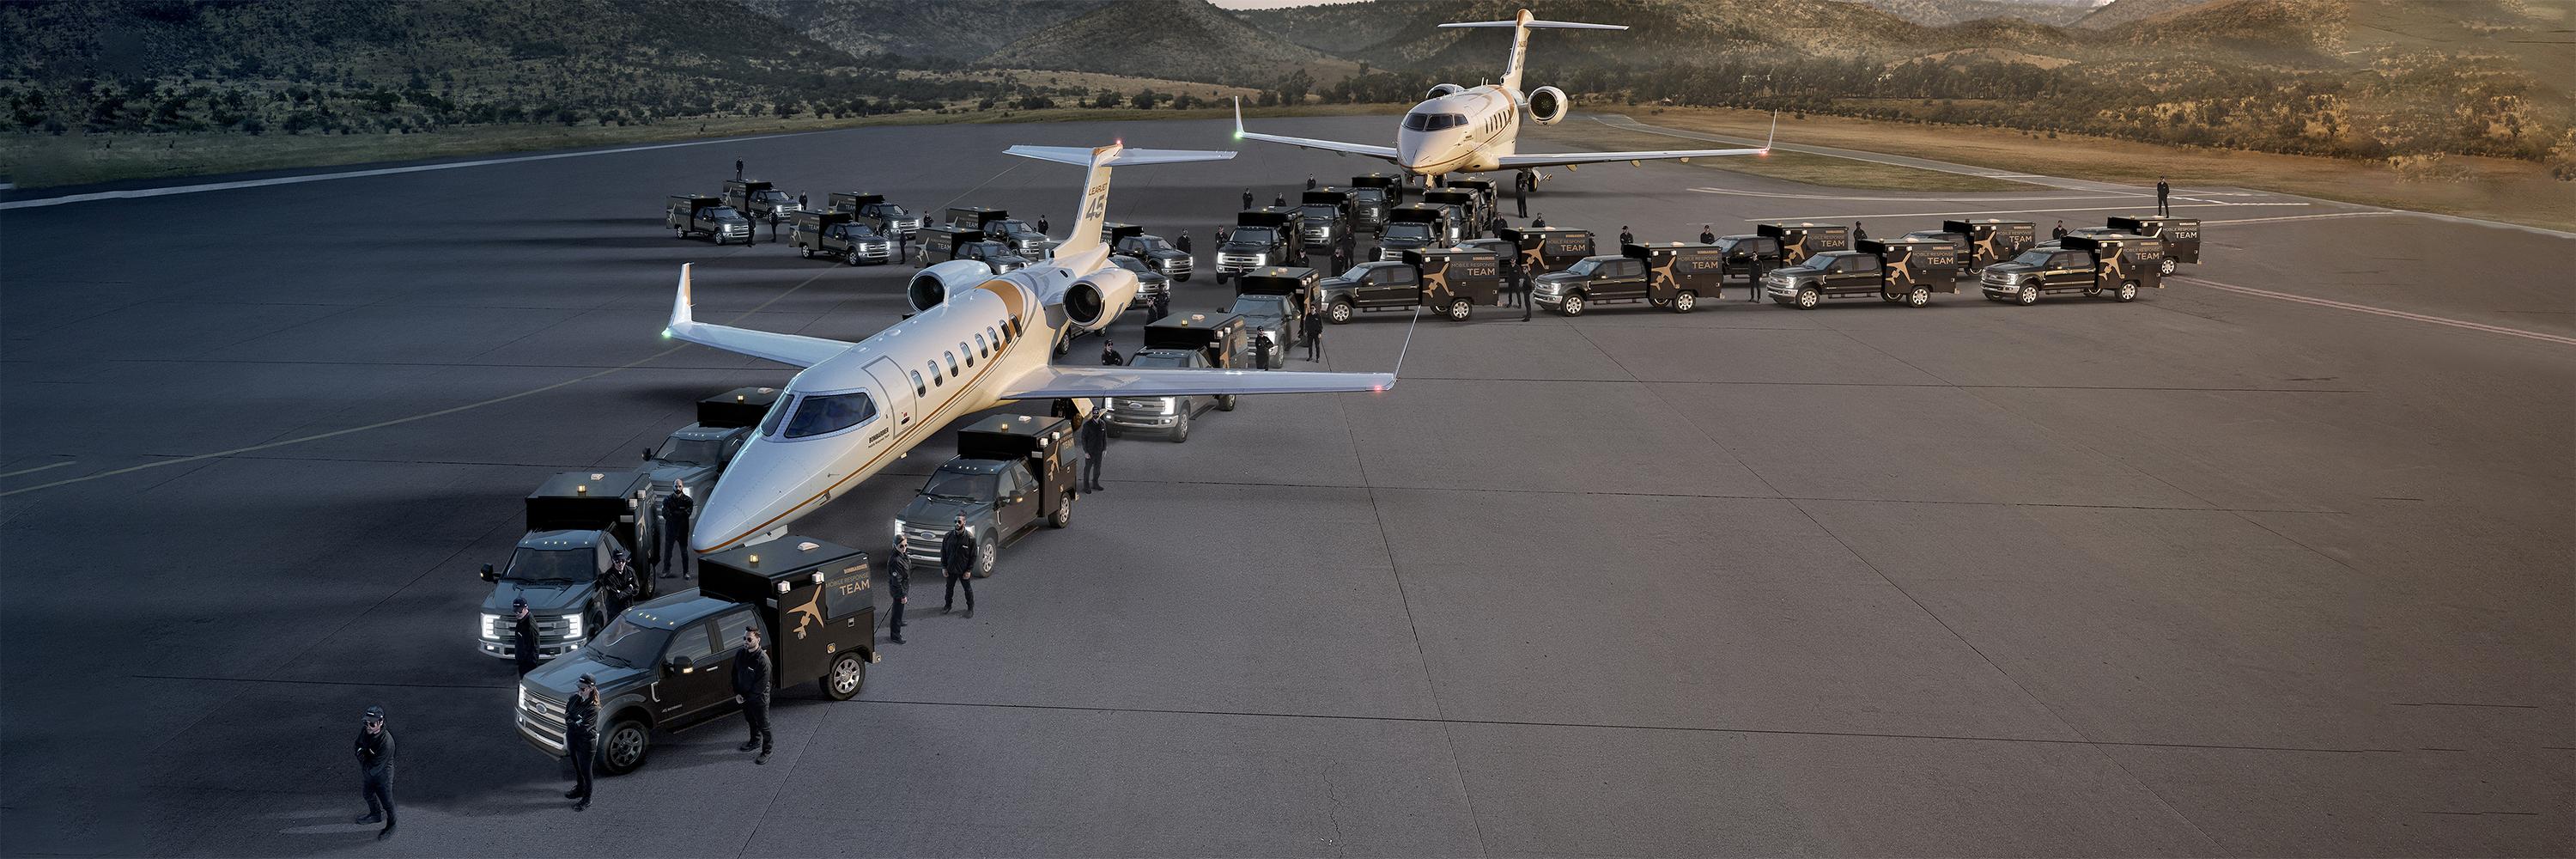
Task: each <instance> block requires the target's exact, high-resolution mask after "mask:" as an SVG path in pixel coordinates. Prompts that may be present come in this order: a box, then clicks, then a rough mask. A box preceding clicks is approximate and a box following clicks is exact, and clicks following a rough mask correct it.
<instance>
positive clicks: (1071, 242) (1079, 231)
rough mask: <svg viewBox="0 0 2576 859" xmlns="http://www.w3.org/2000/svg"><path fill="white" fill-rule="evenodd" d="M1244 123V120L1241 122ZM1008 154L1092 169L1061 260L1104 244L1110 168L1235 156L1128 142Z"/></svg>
mask: <svg viewBox="0 0 2576 859" xmlns="http://www.w3.org/2000/svg"><path fill="white" fill-rule="evenodd" d="M1238 122H1240V120H1238ZM1003 153H1004V154H1007V155H1017V156H1019V157H1022V158H1035V159H1037V160H1039V161H1053V162H1055V163H1058V164H1072V165H1075V166H1079V167H1089V168H1091V172H1090V174H1089V175H1088V176H1086V177H1084V179H1083V182H1082V208H1080V209H1077V210H1075V211H1077V212H1080V213H1081V215H1080V216H1079V217H1076V218H1074V220H1073V232H1072V233H1071V234H1070V235H1067V236H1066V237H1065V240H1064V243H1062V244H1059V245H1057V246H1056V249H1055V253H1056V256H1058V257H1070V256H1073V255H1075V254H1079V253H1081V252H1083V251H1086V250H1090V249H1091V248H1093V247H1095V246H1098V245H1099V244H1100V225H1101V224H1103V223H1106V222H1107V221H1108V219H1109V168H1111V167H1113V166H1117V165H1121V164H1177V163H1181V162H1186V161H1224V160H1226V159H1229V158H1233V157H1234V153H1232V152H1227V151H1223V150H1206V149H1129V148H1127V144H1126V143H1125V142H1124V141H1121V142H1116V143H1111V144H1109V145H1107V146H1094V147H1087V148H1086V147H1081V146H1013V147H1011V148H1009V149H1006V150H1003Z"/></svg>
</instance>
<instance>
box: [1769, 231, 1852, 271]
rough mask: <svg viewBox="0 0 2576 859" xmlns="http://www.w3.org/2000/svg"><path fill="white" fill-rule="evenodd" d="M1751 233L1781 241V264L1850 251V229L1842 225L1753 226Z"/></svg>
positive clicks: (1792, 263) (1790, 263) (1793, 263)
mask: <svg viewBox="0 0 2576 859" xmlns="http://www.w3.org/2000/svg"><path fill="white" fill-rule="evenodd" d="M1753 232H1754V234H1755V235H1760V236H1768V237H1771V238H1774V239H1778V240H1780V262H1781V263H1782V264H1784V265H1797V264H1799V263H1802V262H1806V261H1807V258H1808V257H1811V256H1815V255H1817V254H1820V253H1824V252H1826V251H1840V250H1850V249H1851V228H1850V227H1846V226H1843V225H1841V224H1810V223H1805V222H1799V223H1794V224H1793V223H1787V222H1779V223H1769V224H1755V225H1753Z"/></svg>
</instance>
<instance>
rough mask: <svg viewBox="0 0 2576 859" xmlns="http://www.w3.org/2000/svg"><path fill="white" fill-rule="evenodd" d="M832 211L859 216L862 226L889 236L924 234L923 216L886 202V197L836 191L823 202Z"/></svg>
mask: <svg viewBox="0 0 2576 859" xmlns="http://www.w3.org/2000/svg"><path fill="white" fill-rule="evenodd" d="M824 202H825V203H827V204H829V205H828V210H829V211H834V212H847V213H850V214H852V215H856V216H857V220H858V222H859V223H862V224H866V225H868V226H869V227H871V228H874V229H875V230H876V231H877V232H878V233H880V234H882V235H887V236H897V237H902V238H911V237H912V236H913V235H914V234H916V233H919V232H921V216H920V215H915V214H912V213H910V212H906V211H904V210H903V207H902V206H897V205H895V204H893V203H888V202H886V198H885V195H884V194H862V193H859V192H857V191H834V192H832V196H830V197H828V198H826V199H825V200H824Z"/></svg>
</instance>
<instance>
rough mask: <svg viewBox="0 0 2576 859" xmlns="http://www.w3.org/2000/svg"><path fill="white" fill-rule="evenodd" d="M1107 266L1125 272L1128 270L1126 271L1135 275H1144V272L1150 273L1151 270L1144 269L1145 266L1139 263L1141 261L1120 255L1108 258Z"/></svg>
mask: <svg viewBox="0 0 2576 859" xmlns="http://www.w3.org/2000/svg"><path fill="white" fill-rule="evenodd" d="M1109 264H1110V265H1114V266H1117V267H1119V268H1123V269H1126V270H1128V271H1132V272H1135V273H1137V274H1144V273H1146V272H1148V271H1152V269H1148V268H1146V267H1145V264H1144V263H1143V262H1141V261H1139V260H1137V259H1136V258H1135V257H1131V256H1125V255H1120V256H1113V257H1110V258H1109Z"/></svg>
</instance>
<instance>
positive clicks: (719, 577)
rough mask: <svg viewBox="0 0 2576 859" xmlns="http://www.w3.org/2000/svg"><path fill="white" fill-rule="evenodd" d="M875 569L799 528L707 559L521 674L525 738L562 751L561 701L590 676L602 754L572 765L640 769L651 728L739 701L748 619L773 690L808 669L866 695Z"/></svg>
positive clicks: (698, 717)
mask: <svg viewBox="0 0 2576 859" xmlns="http://www.w3.org/2000/svg"><path fill="white" fill-rule="evenodd" d="M870 573H871V569H870V566H869V563H868V556H867V553H864V552H861V551H859V550H857V549H853V548H850V547H848V546H841V545H835V544H832V543H828V542H825V541H822V540H817V539H814V538H810V537H798V536H794V535H790V536H786V537H780V538H778V539H776V540H771V541H769V542H766V543H754V544H751V545H748V546H737V547H735V548H731V549H726V550H724V551H722V552H717V553H714V554H711V555H707V556H705V557H702V558H699V559H698V589H697V590H693V591H681V592H679V593H675V594H671V595H669V596H665V597H661V598H659V599H655V600H651V601H648V602H645V603H642V604H639V605H636V606H635V607H633V608H629V609H627V610H626V613H625V614H623V615H620V616H618V617H617V618H615V619H613V620H610V621H609V623H608V628H607V629H605V630H602V631H601V632H600V634H599V637H598V638H597V639H595V640H593V641H591V642H590V643H589V644H586V645H583V646H582V648H581V649H580V650H576V651H573V653H572V654H571V655H569V656H566V657H565V658H562V659H557V660H555V661H554V662H553V663H550V664H548V665H546V666H544V667H541V668H538V669H537V670H535V671H531V672H528V674H527V676H525V677H521V678H519V702H518V706H516V707H513V708H512V711H513V713H514V716H515V719H514V721H516V722H517V724H518V729H519V738H520V739H523V740H526V741H527V743H528V745H529V746H530V747H532V748H535V749H536V750H537V751H539V752H542V753H544V754H547V755H550V756H553V757H557V758H561V757H564V756H565V755H566V754H567V753H568V746H569V743H568V742H567V741H566V738H565V736H564V734H565V733H566V730H565V728H566V726H565V724H564V722H565V719H564V706H565V704H566V703H568V702H570V701H571V700H572V693H573V690H574V689H575V688H576V687H578V686H579V685H580V678H581V677H582V675H585V674H587V675H590V677H591V680H592V682H594V683H596V684H598V686H599V722H598V725H599V729H598V730H599V736H598V737H597V738H596V740H595V742H593V743H592V744H591V748H592V749H593V750H594V752H595V754H596V757H595V758H594V759H593V760H589V761H574V762H573V765H574V766H595V767H598V770H599V772H602V773H605V774H608V775H622V774H625V773H629V772H634V771H635V768H637V767H640V766H643V765H644V759H645V757H646V755H647V754H648V753H649V752H651V750H652V747H653V736H654V734H656V733H669V732H673V731H679V730H683V729H686V728H690V727H694V726H697V725H703V724H706V723H708V722H711V721H714V720H716V719H719V718H722V717H724V716H728V715H731V714H733V713H735V712H737V711H739V710H741V709H742V704H741V702H739V701H736V700H734V692H733V667H734V663H735V662H736V661H738V660H740V659H742V658H743V645H742V639H743V635H742V631H743V629H744V628H745V627H758V628H759V629H760V630H761V637H760V640H761V646H762V647H763V648H765V649H767V650H768V651H769V658H770V672H769V677H770V682H771V683H772V685H773V688H775V687H780V686H789V685H794V684H797V683H802V682H804V681H805V680H807V679H812V680H814V681H815V683H816V685H817V686H819V687H820V688H821V689H822V691H823V695H824V697H827V698H831V699H832V700H835V701H847V700H849V699H851V698H855V697H858V694H859V689H860V688H861V687H863V686H865V685H866V684H867V680H868V665H869V664H870V663H873V662H876V661H877V646H876V624H877V621H876V617H877V612H876V591H875V589H874V588H873V587H871V585H872V584H873V582H872V580H871V576H870Z"/></svg>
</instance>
